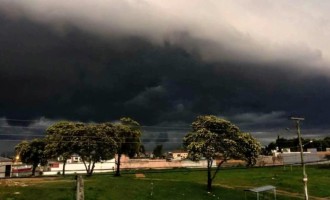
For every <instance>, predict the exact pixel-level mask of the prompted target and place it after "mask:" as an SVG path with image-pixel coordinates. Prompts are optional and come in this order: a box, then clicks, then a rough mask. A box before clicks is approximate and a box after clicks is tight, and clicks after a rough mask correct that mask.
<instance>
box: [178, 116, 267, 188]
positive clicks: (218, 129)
mask: <svg viewBox="0 0 330 200" xmlns="http://www.w3.org/2000/svg"><path fill="white" fill-rule="evenodd" d="M183 145H184V147H185V148H186V150H187V151H188V153H189V155H188V157H189V158H190V159H192V160H195V161H197V160H200V159H202V158H205V159H206V160H207V171H208V180H207V189H208V190H209V191H210V190H211V188H212V181H213V180H214V178H215V176H216V174H217V172H218V171H219V169H220V166H221V165H222V164H223V163H224V162H226V161H227V160H229V159H232V158H235V159H244V160H246V161H247V165H249V166H251V165H253V164H255V161H256V158H257V156H258V155H259V152H260V149H261V145H260V143H259V142H257V141H256V140H255V139H254V138H253V137H252V136H251V135H250V134H248V133H242V132H241V131H240V129H239V128H238V127H237V126H235V125H234V124H232V123H231V122H229V121H227V120H224V119H221V118H218V117H216V116H213V115H206V116H198V117H197V119H196V120H195V121H194V122H193V123H192V131H191V132H190V133H188V134H187V135H186V136H185V137H184V138H183ZM215 159H217V160H218V161H219V162H218V164H217V168H216V170H215V172H214V173H213V174H212V166H213V162H214V160H215Z"/></svg>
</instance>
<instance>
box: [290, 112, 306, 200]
mask: <svg viewBox="0 0 330 200" xmlns="http://www.w3.org/2000/svg"><path fill="white" fill-rule="evenodd" d="M290 119H291V120H294V121H296V128H297V135H298V140H299V146H300V157H301V165H302V168H303V183H304V193H305V200H308V190H307V180H308V179H307V174H306V169H305V163H304V150H303V145H302V142H301V135H300V121H303V120H305V118H302V117H291V118H290Z"/></svg>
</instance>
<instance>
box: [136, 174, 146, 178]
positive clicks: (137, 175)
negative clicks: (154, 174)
mask: <svg viewBox="0 0 330 200" xmlns="http://www.w3.org/2000/svg"><path fill="white" fill-rule="evenodd" d="M135 177H136V178H145V177H146V175H144V174H135Z"/></svg>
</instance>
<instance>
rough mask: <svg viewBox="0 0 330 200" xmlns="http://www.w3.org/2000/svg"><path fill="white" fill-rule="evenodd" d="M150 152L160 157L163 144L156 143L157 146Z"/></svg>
mask: <svg viewBox="0 0 330 200" xmlns="http://www.w3.org/2000/svg"><path fill="white" fill-rule="evenodd" d="M152 154H154V156H155V157H156V158H160V157H162V155H163V145H161V144H159V145H157V146H156V147H155V148H154V150H153V151H152Z"/></svg>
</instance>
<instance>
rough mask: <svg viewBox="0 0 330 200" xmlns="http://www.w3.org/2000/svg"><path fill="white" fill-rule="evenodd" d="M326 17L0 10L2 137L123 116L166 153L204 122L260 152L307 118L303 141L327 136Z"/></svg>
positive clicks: (266, 4) (224, 9) (214, 11)
mask: <svg viewBox="0 0 330 200" xmlns="http://www.w3.org/2000/svg"><path fill="white" fill-rule="evenodd" d="M329 9H330V2H328V1H324V0H314V1H308V0H301V1H284V0H283V1H282V0H279V1H271V0H253V1H252V0H251V1H249V0H236V1H231V0H176V1H166V2H165V1H162V0H94V1H90V0H79V1H78V0H70V1H68V0H48V1H44V0H29V1H26V0H0V27H1V28H0V91H1V93H0V119H1V120H2V123H0V124H2V125H1V127H0V134H10V133H14V132H19V133H20V134H32V133H31V130H33V127H36V126H39V129H42V128H44V127H47V126H48V124H51V123H53V122H55V121H57V120H63V119H65V120H78V121H86V122H104V121H113V120H118V119H119V118H120V117H122V116H130V117H132V118H134V119H135V120H137V121H139V122H140V123H141V124H142V125H143V126H146V127H149V126H157V127H158V128H159V129H162V130H157V131H156V132H157V133H161V134H162V135H163V136H164V137H166V138H168V139H167V141H169V143H171V142H172V144H173V143H174V142H173V138H179V137H178V136H180V137H181V135H183V134H185V133H186V132H187V128H188V129H189V124H190V123H191V122H192V121H193V120H194V119H195V118H196V116H198V115H201V114H213V115H217V116H220V117H224V118H226V119H229V120H231V121H233V122H234V123H235V124H237V125H238V126H239V127H240V128H241V129H242V130H244V131H250V132H253V133H254V135H256V136H257V137H258V138H260V139H261V140H263V141H264V142H265V141H266V142H268V141H270V140H272V139H275V138H276V136H274V137H273V135H274V134H275V135H277V134H280V133H281V132H282V131H283V130H284V129H285V128H286V127H288V126H291V127H293V124H292V122H290V121H289V120H288V116H290V115H299V116H304V117H305V118H306V121H305V122H304V123H303V128H305V130H309V132H308V131H306V132H308V135H309V136H310V137H312V136H313V134H314V136H317V137H322V136H329V135H330V134H329V133H328V129H329V127H330V126H329V122H330V119H329V117H328V116H329V113H330V107H329V106H328V102H330V65H329V64H330V40H329V36H330V14H329V12H328V11H329ZM8 119H20V120H33V121H13V120H8ZM40 122H43V123H42V125H40V124H38V123H40ZM19 126H24V127H29V128H24V130H26V129H28V130H29V131H23V130H20V131H17V128H18V127H19ZM40 127H42V128H40ZM168 127H172V128H171V129H170V130H164V129H166V128H168ZM173 127H174V128H173ZM175 127H176V130H173V129H175ZM39 132H42V130H39ZM39 132H38V131H34V132H33V134H40V133H39ZM41 134H42V133H41ZM149 134H150V133H149ZM306 134H307V133H306ZM154 137H156V138H157V137H158V136H150V135H149V136H148V137H145V140H146V141H147V140H149V139H150V138H154ZM272 137H273V138H272ZM0 138H1V135H0ZM2 138H4V136H2ZM6 138H7V137H6ZM4 144H5V143H4V142H3V141H2V143H1V144H0V145H1V146H2V147H0V148H5V147H7V146H6V145H4ZM0 150H1V149H0Z"/></svg>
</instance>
